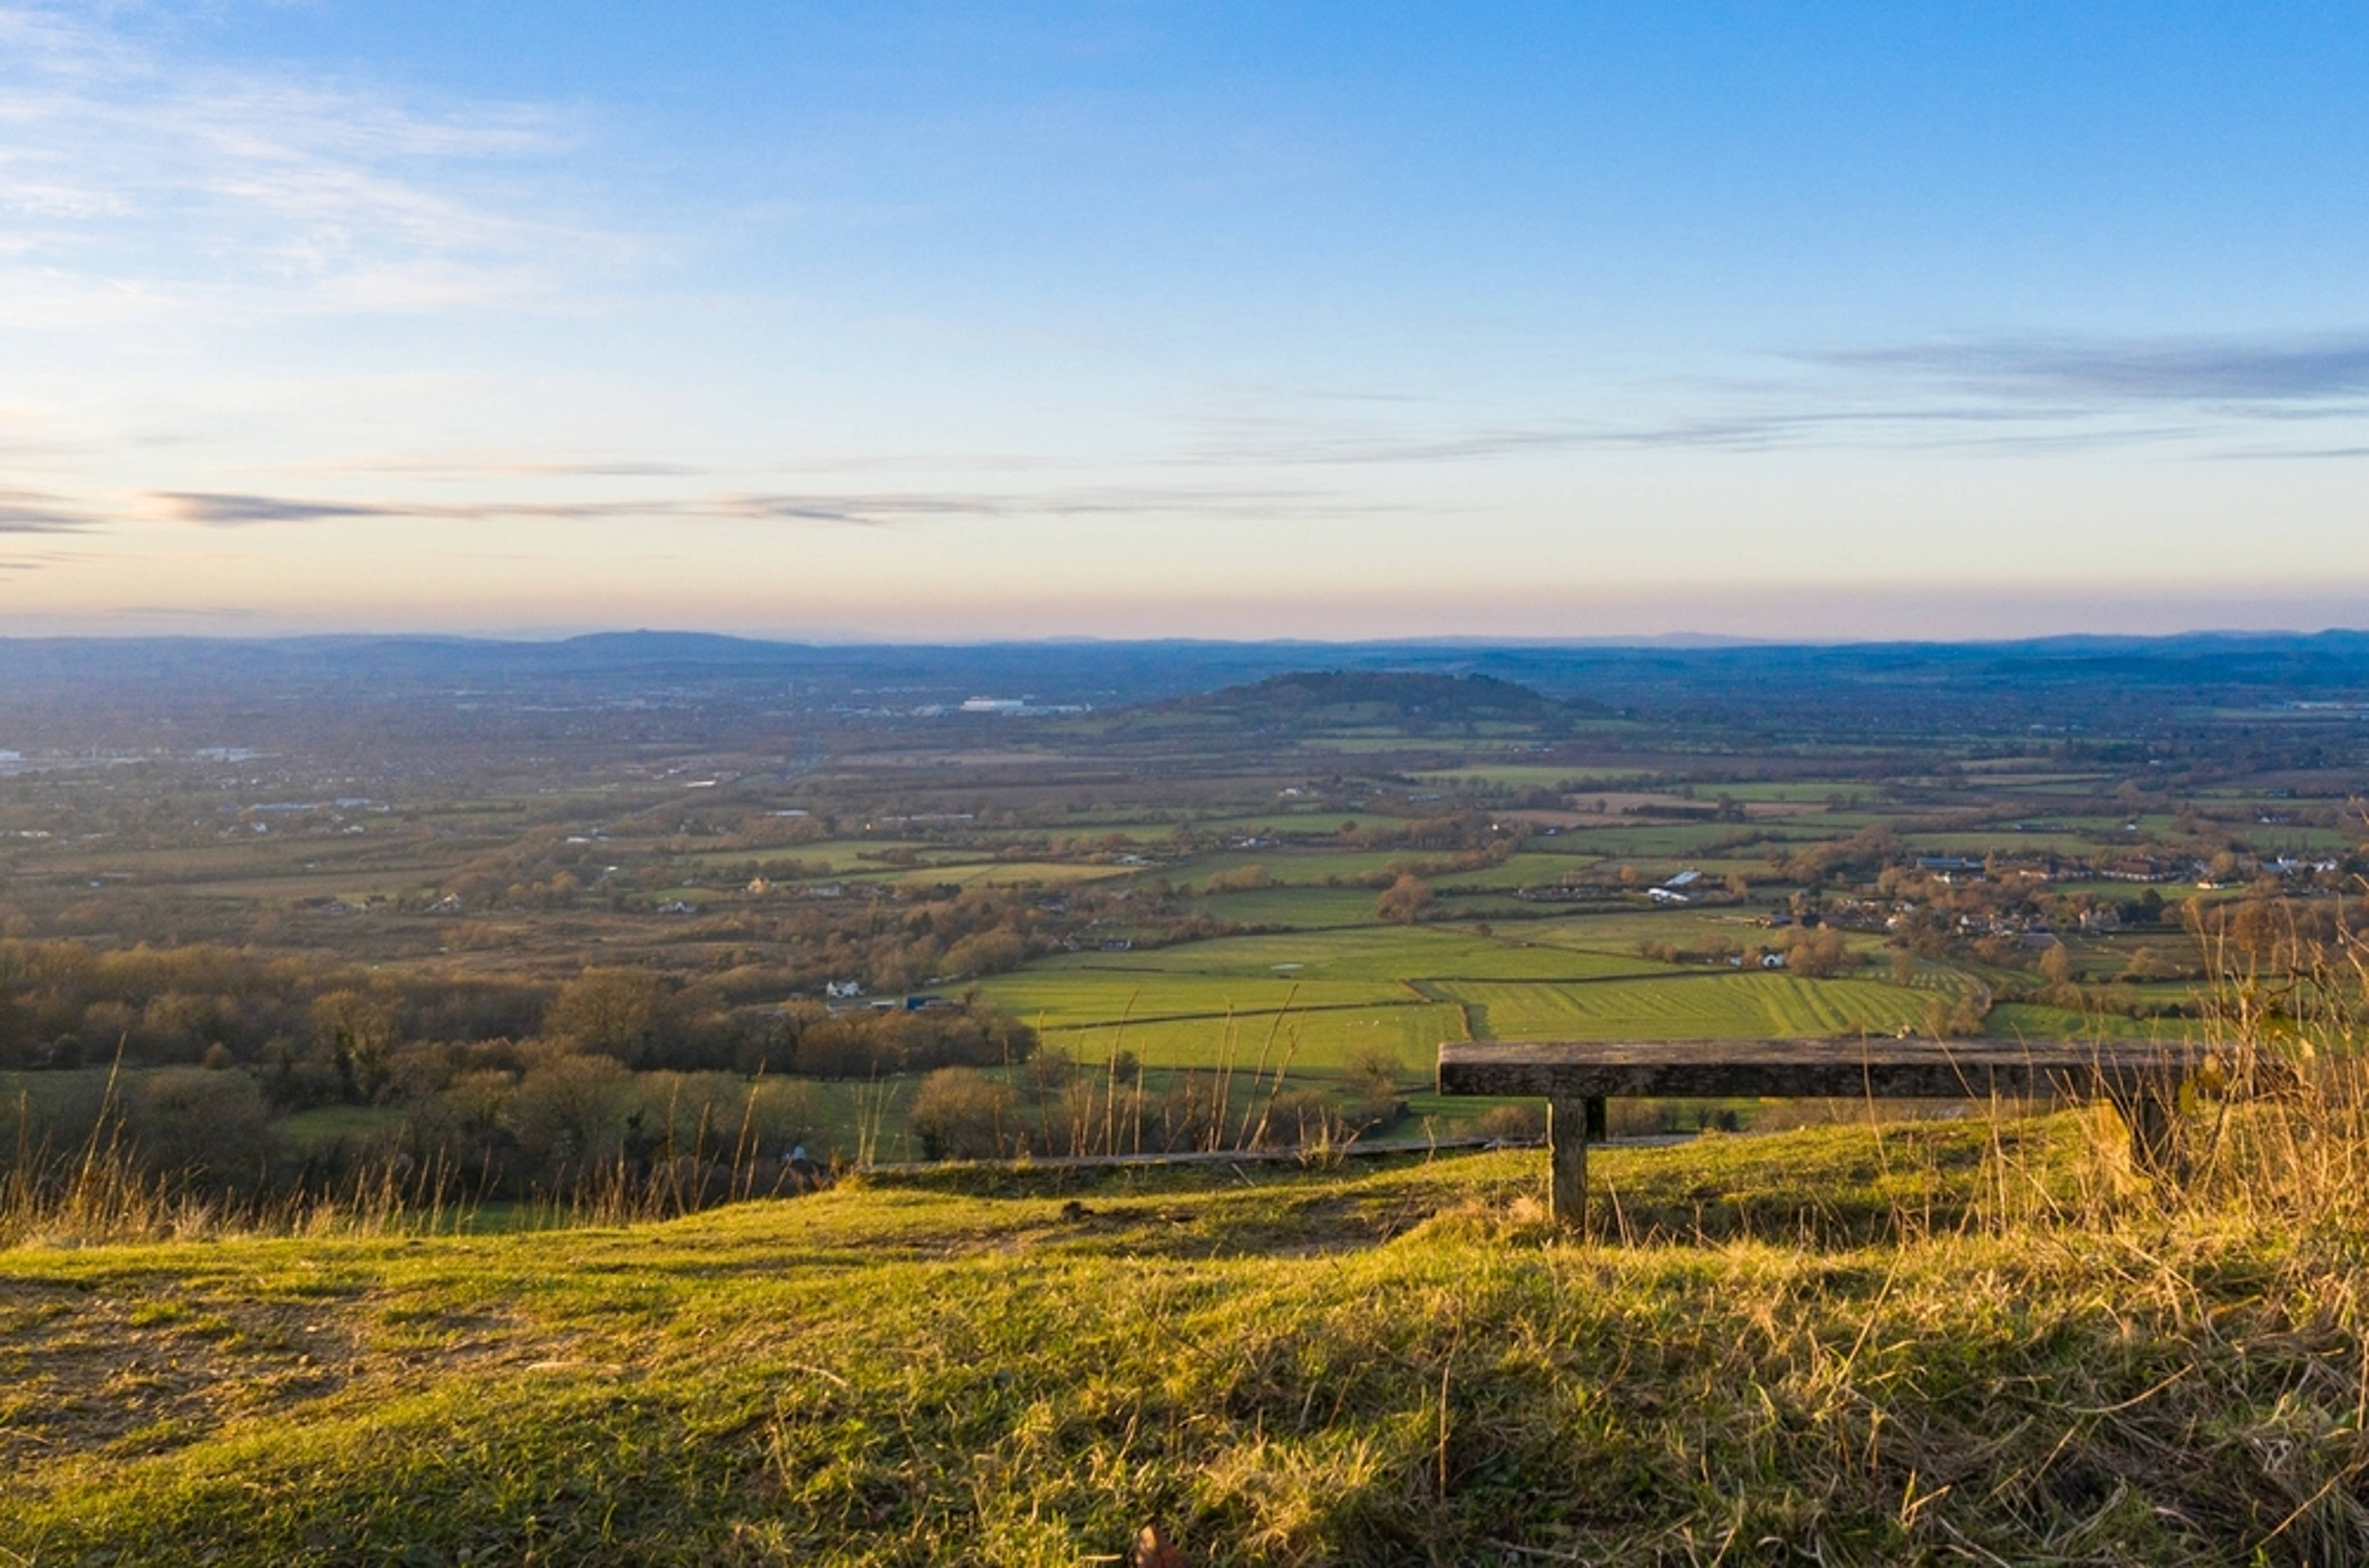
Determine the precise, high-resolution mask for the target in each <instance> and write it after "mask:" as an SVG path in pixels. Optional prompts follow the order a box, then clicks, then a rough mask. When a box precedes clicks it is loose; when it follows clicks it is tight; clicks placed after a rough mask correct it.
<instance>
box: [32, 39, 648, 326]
mask: <svg viewBox="0 0 2369 1568" xmlns="http://www.w3.org/2000/svg"><path fill="white" fill-rule="evenodd" d="M112 19H113V20H115V21H117V22H118V23H119V24H120V19H121V18H120V17H115V18H112ZM581 140H582V138H581V137H580V136H579V135H578V133H577V132H576V131H575V130H574V128H573V127H571V126H570V125H569V124H568V123H567V122H566V120H563V119H562V118H561V117H559V116H557V115H555V114H554V113H552V112H550V111H548V110H545V109H540V108H536V107H533V106H528V105H521V104H499V103H497V104H470V105H447V104H432V103H425V102H406V101H402V100H399V99H397V98H395V97H391V96H390V95H387V94H384V93H381V92H376V91H372V90H369V89H365V88H360V87H338V86H319V85H314V84H297V83H293V82H291V81H287V80H282V79H279V78H275V77H272V76H269V75H266V74H258V73H253V72H246V73H239V72H231V71H225V70H222V69H219V68H213V67H200V66H191V65H184V64H183V63H180V62H178V61H177V60H175V59H174V58H172V56H171V54H170V52H168V51H167V50H165V49H163V48H156V47H149V46H146V45H143V44H142V43H140V42H138V41H135V40H133V39H132V37H131V36H130V35H129V34H128V33H127V31H126V30H125V29H124V28H123V27H122V26H120V25H117V26H114V27H109V25H108V19H107V18H102V19H97V20H94V19H89V18H87V17H86V16H85V15H83V14H80V13H76V12H70V11H66V10H63V9H61V8H52V7H32V8H7V9H0V230H5V235H6V238H5V240H0V296H5V297H6V298H8V299H12V300H17V301H19V302H29V303H20V305H19V307H18V308H13V309H6V310H5V311H0V322H5V324H6V325H13V326H23V327H29V328H44V327H46V328H48V329H51V330H56V329H59V328H63V327H73V326H85V325H90V324H94V323H98V322H108V321H125V320H133V319H139V318H142V317H143V316H153V315H158V314H169V313H172V312H174V311H176V310H189V309H194V308H199V307H203V308H205V309H208V310H211V311H215V312H219V311H221V310H222V309H223V308H224V307H225V305H233V306H235V307H236V308H238V309H241V310H244V311H250V312H272V313H280V314H290V313H300V312H319V311H358V312H373V313H374V312H411V311H418V310H426V309H436V308H442V307H449V306H453V305H468V304H493V303H505V304H511V305H517V304H522V303H532V302H533V301H535V300H537V299H538V298H542V297H544V296H547V295H548V294H549V293H550V292H552V290H553V288H554V285H555V283H556V282H557V281H558V276H557V270H556V269H557V266H558V265H559V264H557V263H555V262H553V261H552V260H551V259H549V258H552V257H555V256H563V255H564V256H567V257H570V258H586V257H590V258H611V259H614V258H617V257H619V256H621V255H622V254H624V252H625V251H626V250H627V249H628V248H629V247H627V246H624V244H623V242H621V241H619V240H617V239H616V238H614V236H610V235H602V234H600V233H598V232H596V231H594V230H592V229H590V228H589V227H587V226H585V225H583V224H582V223H577V222H573V221H570V220H568V219H566V218H563V217H561V216H559V215H558V214H556V213H555V212H554V211H553V210H552V208H551V205H550V203H549V201H548V200H547V199H538V197H537V194H536V192H535V191H534V189H533V188H532V186H531V185H529V184H528V183H527V182H526V178H525V177H527V176H528V175H530V174H531V173H533V172H537V171H541V170H544V169H546V168H547V167H548V166H550V165H551V164H552V163H553V162H554V161H555V159H558V158H560V157H563V156H565V155H567V154H569V153H570V152H571V151H573V150H574V149H576V148H577V147H578V144H579V143H580V142H581ZM160 241H162V242H165V243H159V242H160Z"/></svg>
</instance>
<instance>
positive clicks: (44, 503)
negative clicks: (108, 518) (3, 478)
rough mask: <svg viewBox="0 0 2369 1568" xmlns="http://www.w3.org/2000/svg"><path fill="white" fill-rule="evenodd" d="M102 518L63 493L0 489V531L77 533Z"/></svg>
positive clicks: (94, 525) (93, 526) (95, 523)
mask: <svg viewBox="0 0 2369 1568" xmlns="http://www.w3.org/2000/svg"><path fill="white" fill-rule="evenodd" d="M98 522H99V520H98V518H97V517H96V516H94V515H93V514H91V513H90V512H88V511H86V510H84V509H82V508H80V507H78V506H76V505H74V503H73V502H71V501H69V500H68V499H67V498H64V497H63V496H53V495H51V494H49V493H48V492H46V491H41V490H0V533H78V532H82V531H83V530H85V529H88V528H96V527H97V526H98Z"/></svg>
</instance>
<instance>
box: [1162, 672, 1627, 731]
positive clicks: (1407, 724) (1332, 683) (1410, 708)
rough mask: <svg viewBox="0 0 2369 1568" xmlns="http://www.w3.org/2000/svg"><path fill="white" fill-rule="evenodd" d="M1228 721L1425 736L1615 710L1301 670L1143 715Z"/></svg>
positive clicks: (1453, 682) (1555, 725)
mask: <svg viewBox="0 0 2369 1568" xmlns="http://www.w3.org/2000/svg"><path fill="white" fill-rule="evenodd" d="M1140 711H1141V712H1142V713H1144V715H1146V716H1151V715H1162V714H1173V715H1205V716H1211V717H1218V716H1222V717H1225V718H1230V719H1232V720H1234V721H1236V722H1238V723H1241V724H1243V725H1247V726H1253V727H1262V728H1264V727H1274V726H1287V727H1301V728H1314V729H1331V728H1351V727H1362V726H1368V725H1387V726H1390V727H1395V728H1403V729H1409V730H1414V731H1421V730H1423V729H1425V728H1430V727H1438V726H1459V727H1460V726H1468V725H1492V726H1517V727H1524V728H1530V729H1541V728H1543V729H1560V728H1562V727H1567V726H1569V725H1570V724H1571V723H1572V722H1573V721H1574V720H1575V719H1582V718H1591V717H1600V716H1602V715H1604V714H1605V713H1606V712H1607V711H1608V710H1607V709H1606V708H1605V707H1604V705H1603V704H1601V703H1597V702H1594V701H1591V700H1590V699H1588V698H1585V697H1576V698H1570V699H1566V700H1563V701H1560V702H1559V701H1557V700H1556V699H1554V698H1552V697H1549V696H1546V695H1544V694H1542V693H1540V692H1535V691H1532V690H1531V689H1530V688H1529V687H1528V686H1523V685H1518V684H1516V683H1515V682H1514V681H1504V680H1500V679H1498V678H1497V677H1496V676H1493V675H1435V674H1427V673H1423V672H1417V671H1409V670H1294V671H1292V672H1290V673H1288V674H1284V675H1271V676H1269V677H1267V678H1266V679H1265V680H1264V681H1251V682H1249V683H1247V684H1244V685H1239V686H1228V687H1225V688H1223V689H1221V690H1219V691H1216V692H1204V693H1201V694H1199V695H1196V696H1190V697H1177V698H1172V699H1170V700H1169V701H1167V702H1164V703H1156V704H1150V706H1149V707H1148V708H1146V709H1144V710H1140Z"/></svg>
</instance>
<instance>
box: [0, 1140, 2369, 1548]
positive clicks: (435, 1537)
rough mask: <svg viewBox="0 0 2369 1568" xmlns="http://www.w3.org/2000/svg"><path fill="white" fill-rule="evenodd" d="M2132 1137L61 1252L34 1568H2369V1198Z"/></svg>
mask: <svg viewBox="0 0 2369 1568" xmlns="http://www.w3.org/2000/svg"><path fill="white" fill-rule="evenodd" d="M2103 1127H2104V1124H2102V1123H2101V1122H2100V1121H2099V1120H2098V1119H2096V1118H2093V1117H2091V1116H2087V1115H2068V1116H2058V1117H2054V1118H2051V1119H2047V1120H2043V1121H2037V1122H2029V1123H2014V1122H2009V1123H2004V1124H2000V1125H1998V1126H1996V1127H1993V1126H1986V1125H1960V1126H1955V1127H1949V1126H1931V1125H1927V1126H1919V1127H1912V1128H1893V1129H1888V1130H1885V1131H1883V1132H1882V1133H1881V1134H1878V1133H1877V1132H1875V1131H1872V1130H1870V1129H1866V1128H1856V1129H1854V1128H1831V1127H1830V1128H1821V1129H1815V1130H1810V1131H1803V1132H1796V1133H1791V1134H1783V1135H1776V1136H1770V1137H1765V1138H1753V1139H1707V1140H1705V1141H1702V1142H1700V1143H1698V1144H1696V1145H1693V1146H1690V1147H1686V1148H1680V1149H1666V1150H1630V1149H1615V1150H1607V1151H1604V1152H1603V1153H1601V1154H1600V1155H1599V1157H1598V1158H1597V1160H1596V1162H1595V1170H1596V1175H1597V1177H1598V1178H1599V1180H1600V1182H1601V1183H1602V1185H1603V1188H1604V1190H1605V1191H1606V1192H1607V1193H1608V1195H1609V1196H1610V1197H1611V1199H1612V1201H1610V1202H1608V1203H1603V1204H1599V1205H1598V1206H1597V1207H1598V1208H1599V1209H1600V1210H1602V1211H1603V1212H1602V1216H1601V1219H1602V1225H1603V1227H1604V1228H1605V1229H1606V1230H1618V1231H1625V1232H1626V1233H1627V1234H1628V1236H1629V1238H1630V1239H1629V1241H1628V1242H1627V1244H1622V1242H1620V1240H1619V1237H1618V1236H1616V1235H1608V1234H1603V1233H1599V1234H1598V1235H1596V1236H1595V1237H1592V1238H1589V1239H1586V1240H1583V1241H1578V1242H1571V1241H1565V1240H1562V1239H1559V1238H1558V1237H1556V1236H1555V1234H1554V1233H1553V1232H1552V1231H1551V1230H1550V1228H1549V1227H1548V1226H1547V1225H1546V1224H1545V1222H1544V1220H1543V1219H1542V1217H1541V1216H1540V1214H1539V1208H1538V1207H1537V1201H1536V1197H1537V1194H1538V1193H1539V1188H1540V1186H1541V1183H1542V1177H1543V1173H1542V1169H1541V1165H1542V1161H1541V1157H1540V1156H1539V1155H1537V1154H1535V1153H1527V1152H1509V1153H1504V1154H1491V1155H1480V1156H1470V1157H1464V1158H1455V1159H1449V1158H1442V1159H1438V1160H1436V1161H1432V1162H1405V1163H1398V1164H1393V1165H1387V1166H1368V1165H1358V1166H1356V1167H1355V1168H1341V1169H1317V1170H1309V1171H1273V1170H1268V1169H1265V1168H1246V1169H1244V1170H1242V1171H1240V1172H1236V1171H1230V1170H1227V1171H1220V1172H1219V1173H1216V1174H1214V1175H1212V1174H1193V1173H1178V1172H1173V1171H1169V1172H1151V1173H1140V1172H1139V1173H1131V1174H1126V1175H1104V1176H1097V1177H1094V1178H1092V1179H1085V1178H1081V1177H1077V1176H1074V1175H1071V1176H1064V1175H1061V1174H1059V1173H1042V1172H1040V1173H1035V1174H1017V1175H1015V1174H1010V1173H988V1172H981V1171H964V1170H961V1169H949V1170H946V1171H944V1172H941V1173H933V1175H931V1176H930V1177H928V1178H926V1179H922V1180H917V1181H915V1182H913V1183H911V1184H909V1185H871V1186H846V1187H841V1188H840V1189H838V1190H835V1191H832V1192H830V1193H827V1194H824V1195H821V1196H815V1197H809V1198H805V1199H799V1200H795V1201H787V1202H774V1203H759V1204H749V1205H742V1206H738V1207H730V1208H727V1209H722V1210H717V1211H714V1212H710V1213H707V1214H704V1215H701V1216H697V1217H695V1218H692V1219H684V1220H680V1221H676V1222H672V1223H668V1224H663V1225H653V1226H649V1227H646V1228H638V1229H634V1230H564V1231H554V1232H544V1233H526V1234H509V1235H492V1234H484V1235H463V1236H441V1237H418V1238H405V1237H376V1238H359V1239H321V1238H315V1239H294V1240H288V1239H283V1240H224V1241H214V1242H174V1243H166V1244H157V1245H143V1246H131V1247H94V1248H88V1249H85V1250H72V1249H67V1248H64V1247H49V1248H43V1247H23V1248H18V1249H16V1250H13V1251H9V1252H6V1253H0V1477H6V1479H5V1480H0V1560H5V1561H9V1562H33V1563H40V1564H50V1563H69V1562H167V1561H172V1562H200V1561H202V1562H221V1563H274V1564H280V1563H301V1562H357V1561H361V1562H423V1563H425V1562H436V1563H450V1562H541V1563H562V1562H620V1561H635V1562H686V1563H688V1562H701V1563H710V1562H724V1563H764V1562H878V1563H889V1562H898V1563H933V1564H934V1563H955V1562H982V1563H1056V1562H1093V1561H1101V1562H1114V1561H1117V1560H1119V1556H1120V1554H1122V1553H1124V1552H1125V1551H1127V1542H1128V1541H1129V1540H1130V1539H1131V1538H1132V1537H1133V1535H1134V1533H1135V1531H1136V1530H1137V1529H1138V1528H1139V1527H1141V1526H1143V1525H1145V1524H1147V1523H1153V1522H1157V1523H1159V1524H1160V1525H1162V1527H1163V1528H1165V1529H1166V1530H1167V1531H1168V1532H1169V1533H1170V1534H1171V1535H1172V1536H1173V1537H1174V1538H1175V1539H1177V1540H1178V1541H1179V1542H1180V1543H1181V1544H1182V1546H1183V1548H1184V1551H1185V1553H1186V1558H1185V1560H1186V1561H1187V1562H1194V1563H1218V1562H1294V1563H1315V1562H1425V1561H1429V1562H1508V1563H1511V1562H1653V1561H1663V1562H1706V1563H1707V1562H1730V1563H1734V1562H1802V1561H1819V1562H1826V1563H1829V1564H1840V1563H1853V1562H1860V1563H1875V1562H1969V1561H1971V1562H1999V1561H2008V1562H2148V1563H2157V1564H2162V1563H2208V1562H2209V1563H2226V1562H2246V1561H2249V1560H2253V1559H2256V1558H2257V1557H2259V1560H2260V1561H2264V1562H2344V1561H2361V1560H2363V1558H2364V1557H2365V1556H2369V1511H2364V1508H2363V1495H2364V1494H2363V1471H2364V1467H2369V1439H2364V1436H2363V1407H2364V1405H2369V1363H2364V1359H2363V1344H2362V1338H2361V1335H2362V1333H2363V1323H2364V1318H2363V1309H2364V1307H2369V1282H2364V1275H2369V1270H2364V1268H2363V1265H2364V1263H2369V1253H2364V1250H2363V1229H2362V1227H2361V1226H2360V1224H2359V1214H2358V1206H2357V1204H2355V1205H2354V1206H2353V1207H2344V1204H2343V1200H2342V1199H2341V1197H2340V1194H2341V1193H2343V1192H2344V1191H2346V1190H2351V1191H2352V1192H2355V1193H2357V1192H2358V1190H2359V1187H2360V1184H2359V1183H2357V1182H2352V1181H2351V1180H2350V1178H2349V1176H2347V1175H2346V1172H2345V1171H2334V1170H2332V1169H2323V1170H2321V1171H2320V1172H2319V1177H2320V1178H2323V1179H2324V1180H2323V1184H2322V1186H2321V1187H2317V1188H2315V1189H2314V1194H2313V1195H2304V1194H2300V1193H2289V1194H2284V1195H2272V1198H2273V1199H2276V1200H2277V1201H2262V1200H2261V1195H2259V1194H2257V1195H2254V1196H2252V1197H2249V1196H2247V1195H2246V1194H2245V1193H2244V1192H2243V1191H2242V1190H2239V1191H2234V1192H2233V1191H2232V1190H2229V1189H2225V1188H2223V1187H2218V1186H2215V1185H2213V1184H2212V1183H2210V1182H2204V1183H2201V1184H2200V1185H2198V1186H2197V1187H2196V1188H2195V1189H2193V1190H2192V1196H2190V1197H2189V1198H2188V1199H2186V1200H2182V1201H2179V1202H2174V1203H2166V1202H2163V1201H2160V1196H2159V1195H2154V1194H2151V1193H2150V1192H2149V1191H2146V1190H2142V1189H2139V1188H2135V1187H2132V1186H2130V1185H2128V1183H2127V1182H2126V1181H2121V1182H2118V1180H2117V1178H2116V1177H2115V1175H2114V1169H2113V1156H2112V1139H2111V1138H2110V1137H2107V1136H2105V1135H2104V1133H2103V1131H2102V1130H2101V1129H2102V1128H2103ZM2349 1169H2350V1168H2349V1167H2347V1168H2346V1170H2347V1171H2349ZM2339 1178H2342V1179H2339ZM2315 1195H2316V1196H2315ZM2289 1197H2292V1198H2294V1199H2295V1202H2293V1203H2286V1202H2285V1201H2284V1200H2285V1199H2286V1198H2289Z"/></svg>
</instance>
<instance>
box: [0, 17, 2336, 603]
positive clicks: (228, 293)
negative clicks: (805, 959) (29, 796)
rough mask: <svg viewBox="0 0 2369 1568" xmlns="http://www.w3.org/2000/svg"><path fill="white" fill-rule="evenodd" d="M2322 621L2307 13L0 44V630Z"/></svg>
mask: <svg viewBox="0 0 2369 1568" xmlns="http://www.w3.org/2000/svg"><path fill="white" fill-rule="evenodd" d="M2365 624H2369V6H2364V5H2362V4H2358V3H2352V0H2348V3H2344V4H2323V5H2311V6H2239V5H2234V4H2225V5H2215V6H2196V5H2182V4H2177V3H2172V0H2156V3H2150V4H2146V5H2137V4H2121V3H2116V0H2093V3H2089V4H2085V5H2081V6H2063V5H2019V4H2012V3H2006V0H1999V3H1986V4H1979V5H1977V4H1966V5H1963V6H1940V5H1918V4H1915V3H1912V0H1893V3H1889V4H1871V5H1856V4H1848V3H1839V0H1837V3H1821V4H1818V5H1814V6H1813V5H1796V6H1777V5H1770V4H1736V5H1720V6H1712V5H1692V4H1687V3H1684V0H1672V3H1668V4H1656V5H1654V6H1614V5H1608V4H1607V5H1587V4H1579V3H1575V0H1566V3H1563V4H1556V5H1537V6H1528V5H1511V4H1488V3H1485V0H1476V3H1475V4H1471V5H1465V6H1403V5H1397V4H1390V3H1387V0H1357V3H1353V4H1305V5H1294V4H1287V3H1281V0H1264V3H1258V4H1244V5H1234V4H1229V3H1225V0H1196V3H1192V4H1174V5H1169V4H1157V3H1150V0H1143V3H1127V4H1062V3H1059V0H1052V3H1044V4H1032V5H1027V6H999V5H989V4H974V5H964V6H950V5H910V4H901V3H898V0H883V3H877V4H867V5H864V6H846V5H830V6H821V5H806V4H797V3H791V0H762V3H746V4H742V3H729V0H670V3H669V4H668V5H665V6H652V5H649V4H647V0H640V3H635V4H612V3H609V0H570V3H569V4H566V5H560V4H530V3H524V0H511V3H504V0H405V3H404V4H401V5H387V4H383V0H382V3H377V4H361V3H354V0H273V3H247V0H203V3H195V4H175V3H156V4H147V3H139V0H117V3H105V4H95V5H86V6H40V5H33V6H23V5H12V4H10V3H9V0H0V635H49V634H55V633H97V634H131V633H143V634H144V633H157V632H171V633H188V634H193V635H199V634H202V635H264V634H278V633H288V632H326V631H341V632H342V631H406V630H418V631H437V632H475V633H491V634H497V635H563V634H567V633H573V632H579V631H588V630H596V629H611V628H623V627H634V626H665V627H674V628H696V629H707V630H715V631H726V632H736V633H744V634H750V635H767V636H780V637H794V638H820V639H834V640H836V639H849V638H888V639H898V640H969V639H978V638H1004V637H1036V636H1054V635H1059V636H1073V635H1076V636H1104V637H1127V636H1147V635H1162V636H1171V635H1176V636H1205V637H1269V636H1296V637H1310V638H1352V637H1394V636H1417V635H1420V636H1437V635H1465V636H1507V637H1526V638H1527V637H1574V638H1579V637H1600V636H1635V635H1656V634H1663V633H1670V632H1698V633H1715V634H1725V635H1740V636H1759V637H1784V638H1805V639H1818V640H1827V639H1856V638H1867V637H1951V638H1957V637H2006V636H2019V635H2035V634H2043V633H2054V632H2066V631H2135V632H2171V631H2178V630H2183V629H2193V628H2200V627H2233V628H2234V627H2247V628H2273V627H2292V628H2295V629H2303V630H2311V629H2317V628H2319V627H2324V626H2331V625H2352V626H2360V625H2365Z"/></svg>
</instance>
